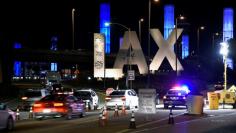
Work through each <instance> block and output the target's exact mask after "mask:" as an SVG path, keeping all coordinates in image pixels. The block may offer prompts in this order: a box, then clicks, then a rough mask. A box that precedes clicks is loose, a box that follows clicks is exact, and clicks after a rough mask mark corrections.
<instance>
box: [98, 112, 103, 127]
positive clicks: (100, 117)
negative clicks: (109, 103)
mask: <svg viewBox="0 0 236 133" xmlns="http://www.w3.org/2000/svg"><path fill="white" fill-rule="evenodd" d="M102 116H103V110H102V111H101V112H100V113H99V118H98V125H99V126H102Z"/></svg>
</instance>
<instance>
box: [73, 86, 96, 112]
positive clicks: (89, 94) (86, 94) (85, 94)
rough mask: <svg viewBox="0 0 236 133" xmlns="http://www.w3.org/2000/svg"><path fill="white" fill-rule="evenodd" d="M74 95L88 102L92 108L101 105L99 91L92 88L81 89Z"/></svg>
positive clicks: (94, 108)
mask: <svg viewBox="0 0 236 133" xmlns="http://www.w3.org/2000/svg"><path fill="white" fill-rule="evenodd" d="M74 96H76V97H77V98H81V99H82V100H83V102H84V103H85V105H86V103H87V104H88V108H89V109H90V110H96V109H97V108H98V106H99V98H98V95H97V93H96V92H95V91H94V90H92V89H81V90H76V91H75V92H74Z"/></svg>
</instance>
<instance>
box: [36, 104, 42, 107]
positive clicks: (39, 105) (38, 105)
mask: <svg viewBox="0 0 236 133" xmlns="http://www.w3.org/2000/svg"><path fill="white" fill-rule="evenodd" d="M41 106H42V104H40V103H35V104H34V107H41Z"/></svg>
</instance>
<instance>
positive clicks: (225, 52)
mask: <svg viewBox="0 0 236 133" xmlns="http://www.w3.org/2000/svg"><path fill="white" fill-rule="evenodd" d="M220 45H221V48H220V54H221V55H223V61H224V90H225V91H226V89H227V66H226V59H227V55H228V53H229V50H228V47H229V45H228V43H226V42H222V43H220Z"/></svg>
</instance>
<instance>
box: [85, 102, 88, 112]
mask: <svg viewBox="0 0 236 133" xmlns="http://www.w3.org/2000/svg"><path fill="white" fill-rule="evenodd" d="M85 108H86V111H87V112H88V111H89V106H88V102H86V103H85Z"/></svg>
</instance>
